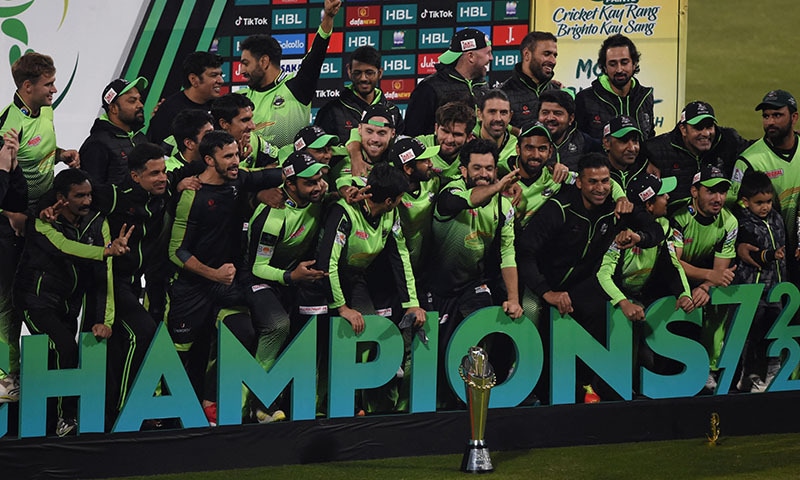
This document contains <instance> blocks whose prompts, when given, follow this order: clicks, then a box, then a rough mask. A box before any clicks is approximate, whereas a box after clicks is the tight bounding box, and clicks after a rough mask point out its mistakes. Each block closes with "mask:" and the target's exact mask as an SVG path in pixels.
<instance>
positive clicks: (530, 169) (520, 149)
mask: <svg viewBox="0 0 800 480" xmlns="http://www.w3.org/2000/svg"><path fill="white" fill-rule="evenodd" d="M554 149H555V148H554V147H553V142H552V140H551V138H550V131H549V130H548V129H547V128H546V127H545V126H544V125H542V124H541V123H539V122H536V123H532V124H528V125H523V127H522V131H521V132H520V133H519V136H518V137H517V156H516V157H513V158H512V159H510V162H509V165H508V166H507V167H506V168H507V170H508V171H511V170H513V169H514V168H519V176H520V179H519V181H518V182H517V183H518V184H519V186H520V189H521V190H522V194H521V196H520V202H519V205H517V207H516V221H515V224H514V225H515V227H516V230H517V232H519V231H521V230H523V229H524V228H525V227H526V226H527V225H528V222H530V220H531V217H533V215H534V214H535V213H536V212H537V211H538V210H539V208H541V206H542V205H544V203H545V202H546V201H547V199H548V198H550V197H552V196H553V195H555V194H556V193H558V191H559V190H560V189H561V183H562V182H564V181H565V180H567V179H568V178H569V179H570V180H571V177H570V176H569V170H568V169H567V167H566V166H564V165H563V164H560V163H556V164H555V165H553V166H548V167H545V165H546V164H547V162H548V160H550V157H551V156H552V154H553V150H554ZM512 162H513V164H512Z"/></svg>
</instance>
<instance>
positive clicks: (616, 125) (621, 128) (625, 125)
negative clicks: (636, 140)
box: [603, 115, 642, 138]
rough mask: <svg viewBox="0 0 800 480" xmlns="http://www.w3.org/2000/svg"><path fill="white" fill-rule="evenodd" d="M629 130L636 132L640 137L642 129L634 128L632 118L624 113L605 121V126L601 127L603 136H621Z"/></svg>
mask: <svg viewBox="0 0 800 480" xmlns="http://www.w3.org/2000/svg"><path fill="white" fill-rule="evenodd" d="M631 132H636V133H638V134H639V136H640V137H641V136H642V131H641V130H639V129H638V128H636V124H635V123H633V119H632V118H631V117H628V116H625V115H620V116H618V117H614V118H612V119H611V120H609V121H608V123H606V126H605V127H603V136H604V137H607V136H609V135H611V136H612V137H614V138H622V137H624V136H625V135H627V134H629V133H631Z"/></svg>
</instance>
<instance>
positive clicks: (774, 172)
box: [728, 133, 800, 248]
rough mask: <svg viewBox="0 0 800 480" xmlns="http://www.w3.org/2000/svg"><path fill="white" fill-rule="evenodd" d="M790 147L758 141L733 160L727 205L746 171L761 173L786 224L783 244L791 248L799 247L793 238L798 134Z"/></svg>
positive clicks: (798, 192) (799, 177)
mask: <svg viewBox="0 0 800 480" xmlns="http://www.w3.org/2000/svg"><path fill="white" fill-rule="evenodd" d="M794 140H795V142H794V148H792V149H791V150H787V151H782V150H778V149H776V148H773V147H771V146H770V145H769V144H767V142H765V141H764V139H763V138H762V139H760V140H759V141H757V142H756V143H754V144H753V145H751V146H750V147H749V148H748V149H747V150H745V151H744V152H742V155H741V156H740V157H739V159H738V160H736V163H735V164H734V166H733V177H732V178H731V188H730V189H729V190H728V205H730V204H732V203H733V202H735V201H736V199H737V196H738V194H739V187H740V186H741V184H742V178H744V173H745V172H746V171H747V170H749V169H751V168H752V169H754V170H758V171H759V172H764V173H766V174H767V176H768V177H769V178H770V180H772V185H773V186H774V187H775V196H776V201H777V203H778V204H779V205H780V212H781V216H782V217H783V223H784V224H785V225H786V234H787V235H786V244H787V245H788V246H790V247H791V248H794V247H795V246H797V245H800V239H798V238H797V202H798V201H800V153H799V152H798V146H800V135H797V134H796V133H795V134H794Z"/></svg>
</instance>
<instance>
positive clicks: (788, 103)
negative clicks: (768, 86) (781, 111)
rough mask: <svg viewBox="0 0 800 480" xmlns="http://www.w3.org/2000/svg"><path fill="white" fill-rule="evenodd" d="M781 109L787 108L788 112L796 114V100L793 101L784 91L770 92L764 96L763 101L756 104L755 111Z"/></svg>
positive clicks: (789, 94)
mask: <svg viewBox="0 0 800 480" xmlns="http://www.w3.org/2000/svg"><path fill="white" fill-rule="evenodd" d="M782 107H789V111H790V112H796V111H797V100H795V99H794V97H793V96H792V94H791V93H789V92H787V91H786V90H772V91H771V92H768V93H767V94H766V95H764V99H763V100H761V103H759V104H758V106H757V107H756V110H764V109H765V108H782Z"/></svg>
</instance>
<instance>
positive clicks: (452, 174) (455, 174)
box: [417, 133, 461, 185]
mask: <svg viewBox="0 0 800 480" xmlns="http://www.w3.org/2000/svg"><path fill="white" fill-rule="evenodd" d="M417 140H419V141H420V142H422V144H423V145H425V147H433V146H435V145H438V144H437V143H436V134H434V133H432V134H430V135H420V136H418V137H417ZM431 162H433V171H434V172H436V174H437V175H438V176H439V178H440V179H441V184H442V185H444V184H446V183H449V182H452V181H453V180H458V179H459V178H461V169H459V168H458V167H460V166H461V160H459V156H458V155H456V158H454V159H453V161H452V162H448V161H447V160H445V159H444V158H442V157H441V154H438V153H437V154H436V155H435V156H433V157H431Z"/></svg>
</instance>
